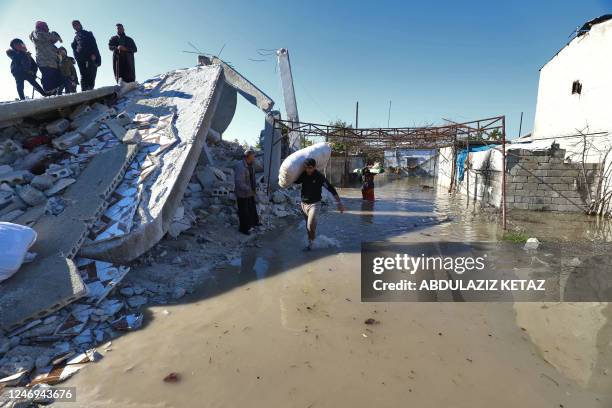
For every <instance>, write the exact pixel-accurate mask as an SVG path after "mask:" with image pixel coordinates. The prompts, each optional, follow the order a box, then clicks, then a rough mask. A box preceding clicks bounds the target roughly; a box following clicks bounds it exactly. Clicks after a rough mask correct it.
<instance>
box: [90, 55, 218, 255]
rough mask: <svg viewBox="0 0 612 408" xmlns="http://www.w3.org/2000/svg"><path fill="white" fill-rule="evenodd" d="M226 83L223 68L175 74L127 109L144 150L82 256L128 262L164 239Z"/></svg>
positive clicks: (163, 80) (205, 67)
mask: <svg viewBox="0 0 612 408" xmlns="http://www.w3.org/2000/svg"><path fill="white" fill-rule="evenodd" d="M223 83H224V81H223V70H222V68H221V67H220V66H219V65H211V66H201V67H196V68H192V69H187V70H180V71H174V72H171V73H168V74H166V75H165V76H162V77H160V78H158V79H157V80H156V82H155V83H151V85H150V86H151V89H150V90H149V92H147V93H145V94H142V95H141V96H139V97H136V98H133V99H132V100H131V101H130V103H129V104H128V105H127V106H126V108H125V111H126V112H128V113H129V114H130V115H132V116H134V118H135V119H134V120H135V122H136V124H137V128H138V129H142V133H143V137H142V141H141V143H140V146H141V148H140V149H141V150H140V152H139V154H138V155H137V157H136V159H135V161H134V162H133V163H132V167H130V169H129V170H128V174H127V175H126V177H125V179H124V181H123V183H122V184H121V185H120V186H119V187H118V189H117V192H116V200H115V203H114V205H111V206H110V207H109V209H108V210H107V211H106V212H105V213H104V215H103V217H102V218H101V219H100V221H99V222H98V223H97V224H96V225H94V228H93V229H92V233H91V234H90V236H89V239H88V240H87V241H86V242H85V243H84V245H83V246H82V247H81V250H80V255H81V256H83V257H86V258H91V259H97V260H103V261H108V262H115V263H126V262H129V261H131V260H133V259H134V258H136V257H138V256H140V255H141V254H143V253H144V252H146V251H147V250H149V249H150V248H152V247H153V245H155V244H156V243H157V242H158V241H159V240H160V239H161V238H162V237H163V236H164V234H165V233H166V232H167V231H168V228H169V226H170V224H171V222H172V220H173V218H174V215H175V213H176V210H177V208H178V207H179V205H180V202H181V200H182V198H183V195H184V192H185V190H186V188H187V185H188V184H189V180H190V178H191V176H192V174H193V172H194V169H195V166H196V165H197V162H198V158H199V156H200V153H201V152H202V149H203V148H205V146H206V137H207V135H208V132H209V128H210V124H211V122H212V120H213V117H214V115H215V111H216V108H217V105H218V102H219V99H220V96H221V93H222V90H223ZM145 85H146V83H145ZM139 115H140V116H139ZM146 115H150V116H146ZM139 131H140V130H139ZM147 140H149V144H148V145H147V144H146V143H147ZM143 143H145V144H144V145H143ZM143 146H145V147H143Z"/></svg>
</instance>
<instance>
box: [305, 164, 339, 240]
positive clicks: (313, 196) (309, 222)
mask: <svg viewBox="0 0 612 408" xmlns="http://www.w3.org/2000/svg"><path fill="white" fill-rule="evenodd" d="M295 184H301V185H302V194H301V195H302V204H301V205H302V211H303V212H304V217H305V218H306V230H307V232H308V246H307V247H306V250H307V251H310V250H311V249H312V241H314V239H315V236H316V231H317V220H318V218H319V213H320V212H321V193H322V188H323V187H325V188H326V189H327V191H329V192H330V193H331V194H332V195H333V196H334V198H335V199H336V203H337V204H338V211H340V212H344V205H342V201H340V196H339V195H338V192H337V191H336V189H335V188H334V186H332V185H331V183H330V182H329V181H327V178H325V176H324V175H323V174H321V172H319V171H318V170H317V162H316V161H315V159H312V158H309V159H306V160H305V161H304V171H303V172H302V174H301V175H300V176H299V177H298V179H297V180H296V181H295Z"/></svg>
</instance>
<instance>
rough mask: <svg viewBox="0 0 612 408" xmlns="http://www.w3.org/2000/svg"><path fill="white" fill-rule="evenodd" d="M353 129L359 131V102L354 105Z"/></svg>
mask: <svg viewBox="0 0 612 408" xmlns="http://www.w3.org/2000/svg"><path fill="white" fill-rule="evenodd" d="M355 129H359V101H357V103H356V104H355Z"/></svg>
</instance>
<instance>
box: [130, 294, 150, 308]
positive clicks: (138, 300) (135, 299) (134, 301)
mask: <svg viewBox="0 0 612 408" xmlns="http://www.w3.org/2000/svg"><path fill="white" fill-rule="evenodd" d="M148 301H149V300H148V299H147V297H146V296H142V295H140V296H132V297H130V298H128V300H127V303H128V305H129V306H130V307H131V308H134V309H138V308H139V307H142V306H144V305H146V304H147V302H148Z"/></svg>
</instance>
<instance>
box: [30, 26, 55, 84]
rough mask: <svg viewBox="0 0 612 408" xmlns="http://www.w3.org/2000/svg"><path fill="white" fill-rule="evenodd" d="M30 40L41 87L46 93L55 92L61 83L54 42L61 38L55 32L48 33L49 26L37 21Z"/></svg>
mask: <svg viewBox="0 0 612 408" xmlns="http://www.w3.org/2000/svg"><path fill="white" fill-rule="evenodd" d="M30 40H31V41H32V42H33V43H34V48H35V50H36V64H38V68H39V69H40V74H41V75H42V80H41V82H42V87H43V89H44V90H45V92H47V93H53V92H57V90H58V88H59V87H60V85H61V83H62V76H61V74H60V70H59V57H58V53H57V47H56V46H55V43H56V42H58V41H59V42H62V38H61V37H60V36H59V34H58V33H56V32H55V31H51V32H49V26H48V25H47V23H45V22H44V21H37V22H36V26H35V28H34V31H32V33H31V34H30Z"/></svg>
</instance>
